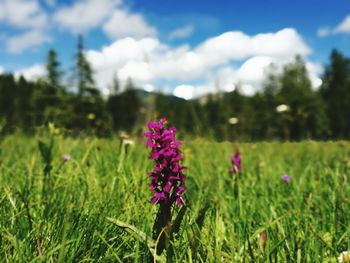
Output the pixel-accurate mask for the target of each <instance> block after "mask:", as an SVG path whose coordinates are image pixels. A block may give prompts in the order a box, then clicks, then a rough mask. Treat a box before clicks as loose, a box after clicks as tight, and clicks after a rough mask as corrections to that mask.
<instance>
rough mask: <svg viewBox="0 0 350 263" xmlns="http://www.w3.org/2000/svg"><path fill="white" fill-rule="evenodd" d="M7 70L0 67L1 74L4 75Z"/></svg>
mask: <svg viewBox="0 0 350 263" xmlns="http://www.w3.org/2000/svg"><path fill="white" fill-rule="evenodd" d="M4 72H5V69H4V68H3V67H1V66H0V74H2V73H4Z"/></svg>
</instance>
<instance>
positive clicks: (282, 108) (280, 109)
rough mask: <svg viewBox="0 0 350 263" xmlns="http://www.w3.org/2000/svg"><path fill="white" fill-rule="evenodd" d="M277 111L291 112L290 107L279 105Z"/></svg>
mask: <svg viewBox="0 0 350 263" xmlns="http://www.w3.org/2000/svg"><path fill="white" fill-rule="evenodd" d="M276 111H277V112H285V111H289V106H288V105H286V104H281V105H278V106H277V107H276Z"/></svg>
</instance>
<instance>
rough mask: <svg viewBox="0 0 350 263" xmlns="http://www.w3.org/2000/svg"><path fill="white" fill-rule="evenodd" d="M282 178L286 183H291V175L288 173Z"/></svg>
mask: <svg viewBox="0 0 350 263" xmlns="http://www.w3.org/2000/svg"><path fill="white" fill-rule="evenodd" d="M281 179H282V180H283V181H284V182H286V183H289V181H290V179H291V177H290V176H289V175H288V174H285V175H283V176H282V177H281Z"/></svg>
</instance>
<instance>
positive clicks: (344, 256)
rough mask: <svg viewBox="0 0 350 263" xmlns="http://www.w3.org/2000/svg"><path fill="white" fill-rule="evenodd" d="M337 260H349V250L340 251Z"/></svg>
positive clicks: (343, 262)
mask: <svg viewBox="0 0 350 263" xmlns="http://www.w3.org/2000/svg"><path fill="white" fill-rule="evenodd" d="M338 261H339V263H345V262H350V252H349V251H343V252H341V253H340V255H339V257H338Z"/></svg>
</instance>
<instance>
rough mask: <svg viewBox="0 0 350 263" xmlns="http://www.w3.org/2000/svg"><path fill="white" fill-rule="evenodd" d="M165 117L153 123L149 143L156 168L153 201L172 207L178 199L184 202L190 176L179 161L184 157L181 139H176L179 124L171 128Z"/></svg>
mask: <svg viewBox="0 0 350 263" xmlns="http://www.w3.org/2000/svg"><path fill="white" fill-rule="evenodd" d="M166 123H167V121H166V119H165V118H162V119H160V121H159V122H158V123H157V122H152V121H151V122H149V123H148V128H149V131H147V132H145V136H146V137H147V144H146V146H147V147H149V148H151V149H152V151H151V154H150V159H151V160H154V162H155V163H154V168H153V171H152V172H149V173H148V176H150V177H151V179H152V180H151V183H150V185H149V187H150V189H151V190H152V192H153V193H154V197H153V198H152V203H153V204H156V203H162V204H165V205H168V206H171V205H172V204H173V203H174V202H175V203H176V204H177V205H179V206H181V205H182V204H183V195H182V194H183V192H184V191H185V190H186V188H185V186H184V183H185V181H186V176H185V175H184V173H183V170H185V169H186V167H185V166H181V165H180V164H179V162H181V161H182V160H183V158H182V156H181V151H180V150H179V146H180V142H178V141H176V139H175V131H176V128H175V127H170V128H167V127H166V126H165V125H166Z"/></svg>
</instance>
